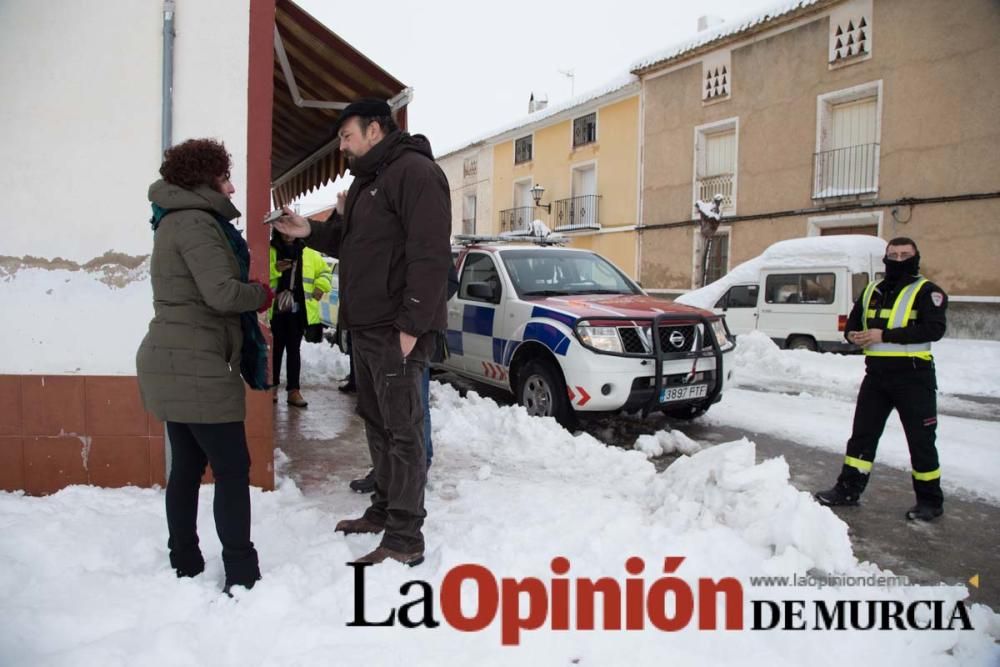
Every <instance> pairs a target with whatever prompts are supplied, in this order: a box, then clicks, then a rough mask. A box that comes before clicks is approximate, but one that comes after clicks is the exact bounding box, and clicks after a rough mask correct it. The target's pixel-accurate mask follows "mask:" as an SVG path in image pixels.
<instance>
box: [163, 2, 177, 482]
mask: <svg viewBox="0 0 1000 667" xmlns="http://www.w3.org/2000/svg"><path fill="white" fill-rule="evenodd" d="M162 84H163V95H162V101H161V107H160V150H161V153H160V154H161V157H162V154H163V153H165V152H166V150H167V149H168V148H170V146H171V145H173V143H174V140H173V134H174V115H173V114H174V0H163V72H162ZM163 454H164V457H165V461H164V471H165V473H166V479H170V459H171V454H170V434H169V433H167V425H166V424H164V425H163Z"/></svg>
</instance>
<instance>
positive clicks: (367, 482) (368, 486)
mask: <svg viewBox="0 0 1000 667" xmlns="http://www.w3.org/2000/svg"><path fill="white" fill-rule="evenodd" d="M349 486H350V487H351V491H354V492H355V493H371V492H373V491H374V490H375V468H372V469H371V470H369V471H368V474H367V475H365V476H364V477H359V478H358V479H352V480H351V483H350V485H349Z"/></svg>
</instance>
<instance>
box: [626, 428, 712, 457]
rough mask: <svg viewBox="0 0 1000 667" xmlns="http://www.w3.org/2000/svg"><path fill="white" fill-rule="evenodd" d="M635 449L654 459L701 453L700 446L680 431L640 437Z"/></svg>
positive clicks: (660, 432)
mask: <svg viewBox="0 0 1000 667" xmlns="http://www.w3.org/2000/svg"><path fill="white" fill-rule="evenodd" d="M634 447H635V449H637V450H639V451H640V452H642V453H643V454H645V455H646V458H654V457H657V456H663V455H665V454H673V453H675V452H676V453H678V454H687V455H688V456H690V455H691V454H694V453H696V452H699V451H701V445H699V444H698V443H697V442H696V441H694V440H692V439H691V438H689V437H687V436H686V435H684V434H683V433H681V432H680V431H658V432H657V433H653V434H652V435H640V436H639V437H638V438H637V439H636V441H635V446H634Z"/></svg>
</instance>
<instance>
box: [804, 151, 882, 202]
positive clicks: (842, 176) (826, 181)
mask: <svg viewBox="0 0 1000 667" xmlns="http://www.w3.org/2000/svg"><path fill="white" fill-rule="evenodd" d="M878 151H879V145H878V144H861V145H859V146H848V147H847V148H837V149H834V150H829V151H820V152H819V153H815V154H814V156H813V158H814V159H813V176H814V178H813V199H824V198H826V197H845V196H852V195H861V194H868V193H875V192H878V160H879V152H878Z"/></svg>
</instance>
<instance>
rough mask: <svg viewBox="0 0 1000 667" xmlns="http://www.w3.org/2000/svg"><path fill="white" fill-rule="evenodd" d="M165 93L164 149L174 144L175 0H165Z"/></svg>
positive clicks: (162, 110) (163, 115)
mask: <svg viewBox="0 0 1000 667" xmlns="http://www.w3.org/2000/svg"><path fill="white" fill-rule="evenodd" d="M162 84H163V95H162V102H161V104H162V106H161V109H160V119H161V121H162V122H161V135H160V145H161V147H162V149H163V150H164V151H166V150H167V149H168V148H170V146H172V145H173V129H174V128H173V108H174V104H173V99H174V0H164V2H163V75H162Z"/></svg>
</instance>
